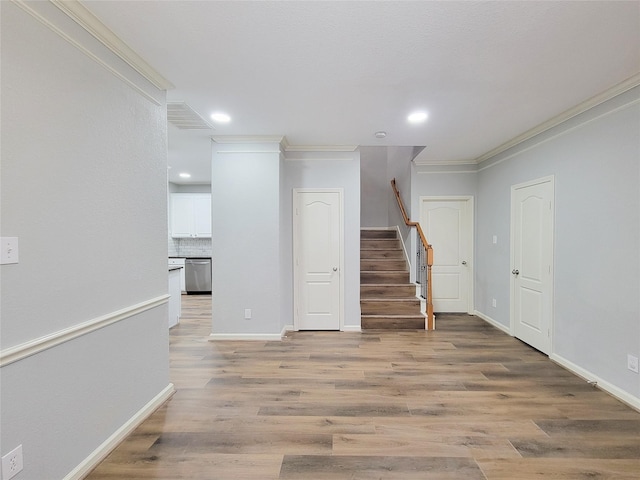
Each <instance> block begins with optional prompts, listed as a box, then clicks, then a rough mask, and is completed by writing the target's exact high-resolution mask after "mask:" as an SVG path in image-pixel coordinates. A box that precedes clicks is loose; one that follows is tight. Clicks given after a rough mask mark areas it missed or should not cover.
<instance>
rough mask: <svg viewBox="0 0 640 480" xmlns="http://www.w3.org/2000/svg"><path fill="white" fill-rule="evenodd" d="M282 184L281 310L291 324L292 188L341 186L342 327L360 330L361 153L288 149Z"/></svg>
mask: <svg viewBox="0 0 640 480" xmlns="http://www.w3.org/2000/svg"><path fill="white" fill-rule="evenodd" d="M284 168H285V185H284V188H283V191H282V198H283V199H284V206H283V212H285V214H286V217H284V218H283V222H282V227H281V228H282V234H283V235H282V241H283V242H284V243H285V244H286V248H285V250H284V252H285V253H284V255H283V258H282V265H283V269H284V271H286V272H287V275H286V283H285V284H283V289H282V300H283V307H282V308H283V313H285V312H288V313H286V318H290V319H291V322H290V324H293V312H292V309H293V265H292V261H293V246H292V238H293V234H292V225H293V217H292V212H293V207H292V198H293V189H294V188H343V189H344V249H345V251H344V266H345V271H344V289H345V290H344V291H345V297H344V298H345V318H344V326H345V329H348V330H359V329H360V153H359V152H289V153H287V156H286V161H285V167H284Z"/></svg>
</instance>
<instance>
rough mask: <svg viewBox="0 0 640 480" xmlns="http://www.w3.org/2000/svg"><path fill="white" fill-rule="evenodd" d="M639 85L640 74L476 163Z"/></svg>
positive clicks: (557, 116)
mask: <svg viewBox="0 0 640 480" xmlns="http://www.w3.org/2000/svg"><path fill="white" fill-rule="evenodd" d="M638 85H640V73H636V74H635V75H633V76H631V77H629V78H627V79H626V80H624V81H622V82H620V83H618V84H616V85H614V86H613V87H611V88H609V89H607V90H605V91H604V92H602V93H599V94H598V95H595V96H593V97H591V98H589V99H587V100H585V101H584V102H582V103H579V104H578V105H576V106H575V107H573V108H570V109H569V110H565V111H564V112H562V113H561V114H559V115H556V116H555V117H553V118H550V119H549V120H547V121H546V122H543V123H541V124H540V125H538V126H536V127H533V128H532V129H530V130H527V131H526V132H524V133H522V134H520V135H518V136H517V137H515V138H512V139H511V140H509V141H508V142H505V143H503V144H502V145H500V146H498V147H496V148H494V149H493V150H490V151H488V152H487V153H485V154H484V155H481V156H480V157H478V158H476V159H475V160H474V162H475V163H482V162H484V161H485V160H489V159H490V158H492V157H495V156H496V155H498V154H500V153H502V152H505V151H506V150H509V149H510V148H513V147H515V146H516V145H518V144H520V143H522V142H524V141H526V140H529V139H530V138H533V137H535V136H536V135H539V134H541V133H543V132H546V131H547V130H550V129H551V128H553V127H555V126H557V125H560V124H561V123H563V122H566V121H567V120H569V119H571V118H573V117H575V116H577V115H580V114H581V113H584V112H586V111H587V110H589V109H591V108H593V107H596V106H598V105H600V104H601V103H604V102H606V101H607V100H610V99H612V98H613V97H616V96H618V95H620V94H622V93H624V92H626V91H627V90H631V89H632V88H634V87H637V86H638Z"/></svg>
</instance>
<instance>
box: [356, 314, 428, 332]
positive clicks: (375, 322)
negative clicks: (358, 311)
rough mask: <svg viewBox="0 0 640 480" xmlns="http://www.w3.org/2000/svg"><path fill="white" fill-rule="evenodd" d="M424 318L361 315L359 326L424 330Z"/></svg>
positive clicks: (365, 327) (364, 327)
mask: <svg viewBox="0 0 640 480" xmlns="http://www.w3.org/2000/svg"><path fill="white" fill-rule="evenodd" d="M424 320H425V319H424V318H411V317H408V318H402V317H400V318H398V317H393V318H387V317H382V318H381V317H375V318H367V317H366V316H363V317H362V320H361V322H362V323H361V327H362V328H363V329H383V330H424V325H425V323H424Z"/></svg>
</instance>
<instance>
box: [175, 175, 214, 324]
mask: <svg viewBox="0 0 640 480" xmlns="http://www.w3.org/2000/svg"><path fill="white" fill-rule="evenodd" d="M207 190H208V191H207ZM168 204H169V212H168V213H169V215H168V218H169V238H168V242H169V249H168V251H169V259H168V267H169V294H170V296H171V299H170V301H169V328H171V327H173V326H175V325H177V324H178V323H179V321H180V315H181V296H182V295H210V294H211V187H210V186H209V185H188V186H187V185H184V186H183V185H176V184H171V183H169V202H168Z"/></svg>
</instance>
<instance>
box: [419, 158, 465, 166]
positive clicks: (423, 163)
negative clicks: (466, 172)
mask: <svg viewBox="0 0 640 480" xmlns="http://www.w3.org/2000/svg"><path fill="white" fill-rule="evenodd" d="M412 162H413V164H414V165H415V166H417V167H431V166H442V165H446V166H451V165H475V164H476V162H475V160H450V161H449V160H435V161H428V160H418V161H416V159H415V158H414V159H413V160H412Z"/></svg>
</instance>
